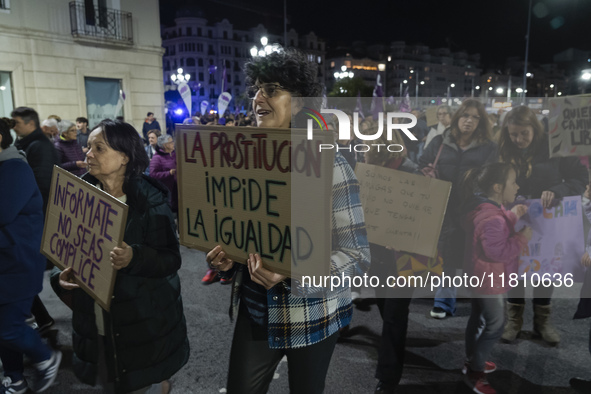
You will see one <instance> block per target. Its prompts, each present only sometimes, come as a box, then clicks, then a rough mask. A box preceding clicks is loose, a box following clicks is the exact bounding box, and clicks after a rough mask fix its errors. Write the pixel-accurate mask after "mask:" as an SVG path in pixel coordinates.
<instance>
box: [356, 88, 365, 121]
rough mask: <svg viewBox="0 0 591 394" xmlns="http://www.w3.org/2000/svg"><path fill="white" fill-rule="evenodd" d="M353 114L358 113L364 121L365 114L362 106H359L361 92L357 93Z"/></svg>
mask: <svg viewBox="0 0 591 394" xmlns="http://www.w3.org/2000/svg"><path fill="white" fill-rule="evenodd" d="M355 112H357V113H359V116H361V119H363V120H365V114H364V113H363V105H361V92H359V91H358V92H357V105H355Z"/></svg>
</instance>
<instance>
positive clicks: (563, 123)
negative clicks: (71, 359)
mask: <svg viewBox="0 0 591 394" xmlns="http://www.w3.org/2000/svg"><path fill="white" fill-rule="evenodd" d="M548 121H549V130H550V131H549V138H548V141H549V144H550V157H561V156H590V155H591V96H570V97H562V98H553V99H550V114H549V116H548Z"/></svg>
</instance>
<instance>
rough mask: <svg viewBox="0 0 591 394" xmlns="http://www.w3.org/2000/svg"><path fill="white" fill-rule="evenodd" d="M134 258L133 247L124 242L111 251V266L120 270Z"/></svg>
mask: <svg viewBox="0 0 591 394" xmlns="http://www.w3.org/2000/svg"><path fill="white" fill-rule="evenodd" d="M132 258H133V249H132V248H131V246H129V245H128V244H126V243H125V242H123V243H122V245H121V247H118V246H117V247H114V248H113V250H112V251H111V266H112V267H113V269H114V270H117V271H119V270H120V269H122V268H125V267H127V266H128V265H129V263H130V262H131V259H132Z"/></svg>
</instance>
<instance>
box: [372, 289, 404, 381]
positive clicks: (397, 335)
mask: <svg viewBox="0 0 591 394" xmlns="http://www.w3.org/2000/svg"><path fill="white" fill-rule="evenodd" d="M400 295H406V296H407V297H406V298H378V299H377V303H378V308H379V310H380V314H381V315H382V319H383V321H384V323H383V326H382V339H381V341H380V347H379V348H378V366H377V368H376V378H377V379H379V380H382V381H387V382H389V383H391V384H394V385H398V383H400V379H401V378H402V370H403V368H404V354H405V352H406V333H407V330H408V314H409V311H410V309H409V307H410V302H411V301H412V289H407V291H405V292H401V294H400Z"/></svg>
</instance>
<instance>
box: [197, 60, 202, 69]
mask: <svg viewBox="0 0 591 394" xmlns="http://www.w3.org/2000/svg"><path fill="white" fill-rule="evenodd" d="M197 65H198V66H199V67H203V59H202V58H199V59H197Z"/></svg>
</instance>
